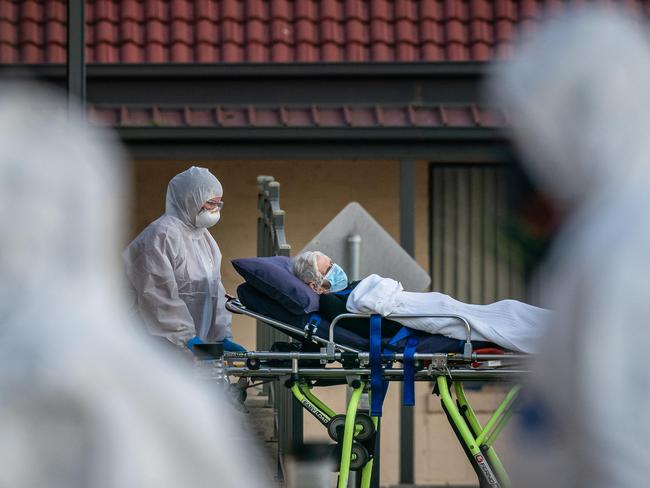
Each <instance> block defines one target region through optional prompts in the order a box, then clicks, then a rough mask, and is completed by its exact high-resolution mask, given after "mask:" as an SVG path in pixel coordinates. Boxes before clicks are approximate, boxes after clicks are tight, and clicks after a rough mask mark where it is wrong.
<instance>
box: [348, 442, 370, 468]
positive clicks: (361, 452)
mask: <svg viewBox="0 0 650 488" xmlns="http://www.w3.org/2000/svg"><path fill="white" fill-rule="evenodd" d="M368 461H370V454H369V453H368V449H366V447H365V446H364V445H363V444H359V443H358V442H353V443H352V452H351V453H350V469H351V470H353V471H358V470H360V469H362V468H363V467H364V466H365V465H366V463H367V462H368Z"/></svg>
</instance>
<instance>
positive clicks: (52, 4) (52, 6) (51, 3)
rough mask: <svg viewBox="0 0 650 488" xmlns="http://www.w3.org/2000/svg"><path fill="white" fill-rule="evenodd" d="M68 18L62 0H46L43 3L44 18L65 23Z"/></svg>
mask: <svg viewBox="0 0 650 488" xmlns="http://www.w3.org/2000/svg"><path fill="white" fill-rule="evenodd" d="M67 18H68V12H67V10H66V4H65V2H64V1H62V0H48V2H46V3H45V19H46V20H49V21H58V22H61V23H65V21H66V19H67Z"/></svg>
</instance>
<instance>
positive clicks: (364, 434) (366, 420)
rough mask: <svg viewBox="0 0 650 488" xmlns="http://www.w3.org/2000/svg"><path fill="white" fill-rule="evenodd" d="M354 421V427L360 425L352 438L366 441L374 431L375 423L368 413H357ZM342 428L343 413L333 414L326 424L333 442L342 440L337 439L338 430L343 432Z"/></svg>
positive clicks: (343, 421)
mask: <svg viewBox="0 0 650 488" xmlns="http://www.w3.org/2000/svg"><path fill="white" fill-rule="evenodd" d="M354 423H355V427H356V426H361V430H359V431H358V432H357V433H356V434H355V436H354V440H356V441H359V442H364V441H367V440H368V439H370V437H372V435H373V434H374V433H375V424H374V422H373V421H372V419H371V418H370V415H368V414H365V413H358V414H357V417H356V419H355V421H354ZM344 429H345V415H335V416H334V417H332V419H331V420H330V421H329V423H328V424H327V433H328V434H329V436H330V438H331V439H332V440H333V441H335V442H339V441H342V440H343V438H341V439H339V431H340V432H341V433H343V430H344Z"/></svg>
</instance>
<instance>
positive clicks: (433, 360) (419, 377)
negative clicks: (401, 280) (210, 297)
mask: <svg viewBox="0 0 650 488" xmlns="http://www.w3.org/2000/svg"><path fill="white" fill-rule="evenodd" d="M226 308H227V309H228V310H229V311H231V312H232V313H236V314H243V315H247V316H249V317H252V318H255V319H257V320H258V321H260V322H262V323H264V324H267V325H269V326H271V327H274V328H276V329H278V330H280V331H282V332H284V333H285V334H287V335H289V336H290V337H292V338H293V339H294V340H295V341H296V342H297V343H298V344H297V346H298V347H296V348H294V349H293V350H289V351H251V352H245V353H225V354H224V361H225V372H226V374H227V375H230V376H235V377H239V378H254V379H272V380H279V381H284V385H285V386H286V387H287V388H289V389H290V390H291V393H292V395H293V397H294V398H295V399H296V401H298V402H299V403H300V405H302V407H303V408H304V409H305V410H306V411H308V412H309V413H310V414H311V415H313V416H314V417H315V418H316V419H317V420H318V421H319V422H320V423H321V424H322V425H323V426H324V427H325V428H326V429H327V432H328V434H329V436H330V438H331V439H332V440H333V441H334V442H335V444H334V445H333V456H334V457H335V458H336V460H337V468H338V471H339V477H338V488H343V487H346V486H347V483H348V478H349V475H350V471H351V470H353V471H360V472H361V486H362V488H368V487H370V483H371V477H372V472H373V469H372V468H373V460H374V453H375V449H376V446H375V444H376V442H375V441H376V438H377V435H376V434H377V425H378V418H379V417H380V416H381V413H382V412H381V408H382V403H383V398H384V395H385V393H386V389H387V387H388V385H389V384H390V383H391V382H396V381H399V382H403V383H404V403H405V405H413V403H414V383H415V382H416V381H427V382H432V383H433V384H434V388H433V393H434V394H436V395H438V396H439V397H440V399H441V403H442V408H443V410H444V412H445V413H446V415H447V418H448V420H449V422H450V425H451V427H452V429H453V430H454V433H455V434H456V436H457V438H458V439H459V441H460V443H461V446H462V447H463V450H464V452H465V454H466V455H467V458H468V460H469V462H470V463H471V465H472V467H473V468H474V470H475V472H476V475H477V477H478V480H479V486H480V487H481V488H483V487H491V488H495V487H508V486H510V480H509V478H508V474H507V472H506V470H505V469H504V466H503V464H502V463H501V461H500V459H499V457H498V455H497V453H496V451H495V449H494V442H495V441H496V439H497V437H498V436H499V434H500V432H501V431H502V430H503V428H504V427H505V425H506V424H507V422H508V420H509V419H510V417H511V415H512V414H513V411H514V409H515V406H516V400H517V398H518V394H519V390H520V387H519V386H518V383H519V382H520V380H521V379H522V376H523V375H525V374H526V373H527V371H528V369H527V361H528V359H529V357H528V356H527V355H525V354H518V353H511V352H507V351H502V350H498V349H494V348H489V349H484V348H482V349H477V348H475V347H474V345H473V343H472V341H471V324H469V323H468V322H467V321H466V320H465V319H464V318H463V317H460V316H455V315H426V317H447V318H448V317H453V318H456V319H458V320H460V321H462V322H463V323H464V324H465V326H466V331H467V337H466V339H465V341H464V344H463V345H462V348H461V350H460V351H457V350H455V351H451V352H445V351H433V350H432V351H430V352H416V343H417V341H413V340H412V338H408V339H406V340H405V341H404V340H402V341H401V342H402V343H404V342H405V343H406V345H405V347H404V348H403V350H400V349H399V348H395V347H393V348H391V347H390V343H387V342H386V341H385V340H383V341H382V338H381V317H380V316H378V315H363V314H343V315H340V316H338V317H336V318H335V319H334V320H333V321H332V322H331V324H327V323H325V324H323V323H314V322H313V321H308V322H307V323H306V324H305V325H304V327H297V326H295V325H290V324H287V323H284V322H282V321H279V320H276V319H274V318H272V317H267V316H264V315H261V314H259V313H257V312H255V311H253V310H251V309H250V308H247V307H246V306H244V305H243V304H242V303H241V302H240V301H239V300H238V299H236V298H231V299H230V300H229V301H228V302H227V304H226ZM359 317H363V318H367V319H368V321H369V327H370V329H371V334H370V341H369V347H368V350H365V349H363V348H359V347H353V346H350V345H348V344H345V343H341V342H339V341H337V340H336V337H337V334H336V332H337V326H338V325H340V324H341V323H342V321H345V320H348V319H352V318H355V319H358V318H359ZM402 317H406V316H392V317H389V318H391V319H394V318H402ZM408 317H416V316H415V315H408ZM418 317H423V316H422V315H420V316H418ZM400 332H401V331H400ZM402 335H404V334H402ZM407 335H408V334H407ZM468 381H471V382H476V381H480V382H502V383H506V384H508V385H509V390H508V392H507V393H506V394H505V396H504V398H503V400H502V401H501V403H500V404H499V406H498V407H497V408H496V410H495V411H494V413H493V414H492V415H491V417H490V418H489V420H488V421H487V423H486V424H485V425H482V424H481V423H480V422H479V420H478V417H477V415H476V414H475V412H474V410H473V409H472V407H471V405H470V403H469V401H468V399H467V396H466V394H465V389H464V383H465V382H468ZM335 384H347V385H349V386H350V387H351V389H352V395H351V397H350V400H349V402H348V405H347V408H346V411H345V412H344V413H337V412H335V411H334V410H333V409H332V408H330V407H329V406H328V405H327V404H326V403H325V402H323V401H322V400H321V399H319V398H318V397H317V396H316V395H315V394H314V392H313V388H314V387H316V386H329V385H335ZM363 393H368V395H369V398H370V405H371V407H370V410H369V411H368V410H362V409H360V407H359V406H360V399H361V396H362V394H363Z"/></svg>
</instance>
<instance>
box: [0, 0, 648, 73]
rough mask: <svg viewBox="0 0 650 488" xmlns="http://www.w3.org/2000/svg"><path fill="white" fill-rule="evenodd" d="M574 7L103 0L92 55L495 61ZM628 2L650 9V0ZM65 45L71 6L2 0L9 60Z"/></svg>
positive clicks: (91, 8) (3, 47) (29, 58)
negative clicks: (542, 20)
mask: <svg viewBox="0 0 650 488" xmlns="http://www.w3.org/2000/svg"><path fill="white" fill-rule="evenodd" d="M567 1H568V0H194V1H190V0H94V1H86V19H87V20H86V24H87V27H88V28H87V33H86V36H87V39H86V41H87V50H86V54H87V62H89V63H220V62H253V63H255V62H272V63H273V62H345V61H348V62H394V61H398V62H414V61H485V60H489V59H491V58H493V57H495V56H496V48H497V45H499V44H502V45H504V46H505V48H506V50H507V48H508V46H509V43H510V42H511V40H512V37H513V33H514V31H515V29H516V28H518V27H520V26H521V27H522V28H524V29H531V28H534V25H535V22H536V19H537V18H538V17H539V14H540V12H541V9H542V6H545V5H551V6H554V7H557V8H561V7H562V6H563V5H564V4H566V3H567ZM583 1H584V0H583ZM609 1H610V2H614V0H609ZM623 3H625V4H627V5H628V6H630V7H632V8H635V9H636V10H639V11H647V10H648V4H650V0H626V1H625V2H623ZM65 46H66V1H65V0H0V63H64V62H65Z"/></svg>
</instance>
